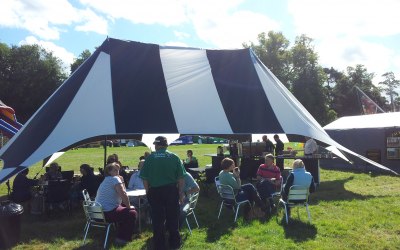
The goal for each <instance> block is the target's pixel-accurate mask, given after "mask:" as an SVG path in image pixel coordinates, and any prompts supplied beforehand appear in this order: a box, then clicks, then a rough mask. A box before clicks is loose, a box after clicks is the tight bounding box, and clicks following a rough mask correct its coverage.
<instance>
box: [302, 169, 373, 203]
mask: <svg viewBox="0 0 400 250" xmlns="http://www.w3.org/2000/svg"><path fill="white" fill-rule="evenodd" d="M353 179H354V177H353V176H351V177H348V178H346V179H341V180H334V181H325V182H321V184H320V185H319V187H318V188H317V190H316V192H315V193H313V194H311V195H310V200H309V203H310V204H318V202H319V201H343V200H354V199H357V200H365V199H370V198H373V197H374V196H372V195H361V194H357V193H353V192H351V191H348V190H346V189H345V187H344V185H345V184H346V182H348V181H351V180H353Z"/></svg>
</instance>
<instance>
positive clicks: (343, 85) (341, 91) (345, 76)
mask: <svg viewBox="0 0 400 250" xmlns="http://www.w3.org/2000/svg"><path fill="white" fill-rule="evenodd" d="M332 76H334V77H335V87H334V88H333V108H334V109H335V110H336V112H337V113H338V116H339V117H341V116H351V115H360V114H362V107H361V104H360V100H359V97H358V95H357V90H356V89H355V88H354V87H355V86H357V87H359V88H360V89H361V90H362V91H363V92H364V93H365V94H366V95H367V96H368V97H369V98H371V99H372V100H373V101H374V102H375V103H377V104H378V106H380V107H381V108H385V107H386V100H385V98H384V97H382V96H381V94H380V89H379V88H377V87H376V86H375V85H374V84H373V83H372V79H373V77H374V74H373V73H369V72H368V71H367V69H366V68H365V67H364V66H363V65H356V67H347V71H346V73H341V72H336V73H335V74H333V75H332Z"/></svg>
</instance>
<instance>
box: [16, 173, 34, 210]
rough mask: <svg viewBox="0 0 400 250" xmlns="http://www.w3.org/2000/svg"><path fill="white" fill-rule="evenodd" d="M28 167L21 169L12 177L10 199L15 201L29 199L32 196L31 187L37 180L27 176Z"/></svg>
mask: <svg viewBox="0 0 400 250" xmlns="http://www.w3.org/2000/svg"><path fill="white" fill-rule="evenodd" d="M28 173H29V169H28V168H25V169H24V170H22V171H21V172H20V173H19V174H18V175H17V176H16V177H15V179H14V183H13V191H12V193H11V200H12V201H14V202H17V203H20V202H25V201H30V200H31V198H32V187H33V186H36V185H37V184H38V180H34V179H29V178H28V177H27V175H28Z"/></svg>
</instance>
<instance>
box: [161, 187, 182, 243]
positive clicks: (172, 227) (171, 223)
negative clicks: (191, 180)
mask: <svg viewBox="0 0 400 250" xmlns="http://www.w3.org/2000/svg"><path fill="white" fill-rule="evenodd" d="M164 196H165V197H166V219H167V224H166V225H167V229H168V232H169V246H170V247H171V248H179V247H180V245H181V236H180V234H179V192H178V188H177V187H176V186H168V187H166V188H165V193H164Z"/></svg>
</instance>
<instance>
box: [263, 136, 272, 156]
mask: <svg viewBox="0 0 400 250" xmlns="http://www.w3.org/2000/svg"><path fill="white" fill-rule="evenodd" d="M262 140H263V142H265V152H268V153H271V154H273V153H274V149H275V145H274V144H273V143H272V141H270V140H269V139H268V137H267V136H266V135H263V137H262Z"/></svg>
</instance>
